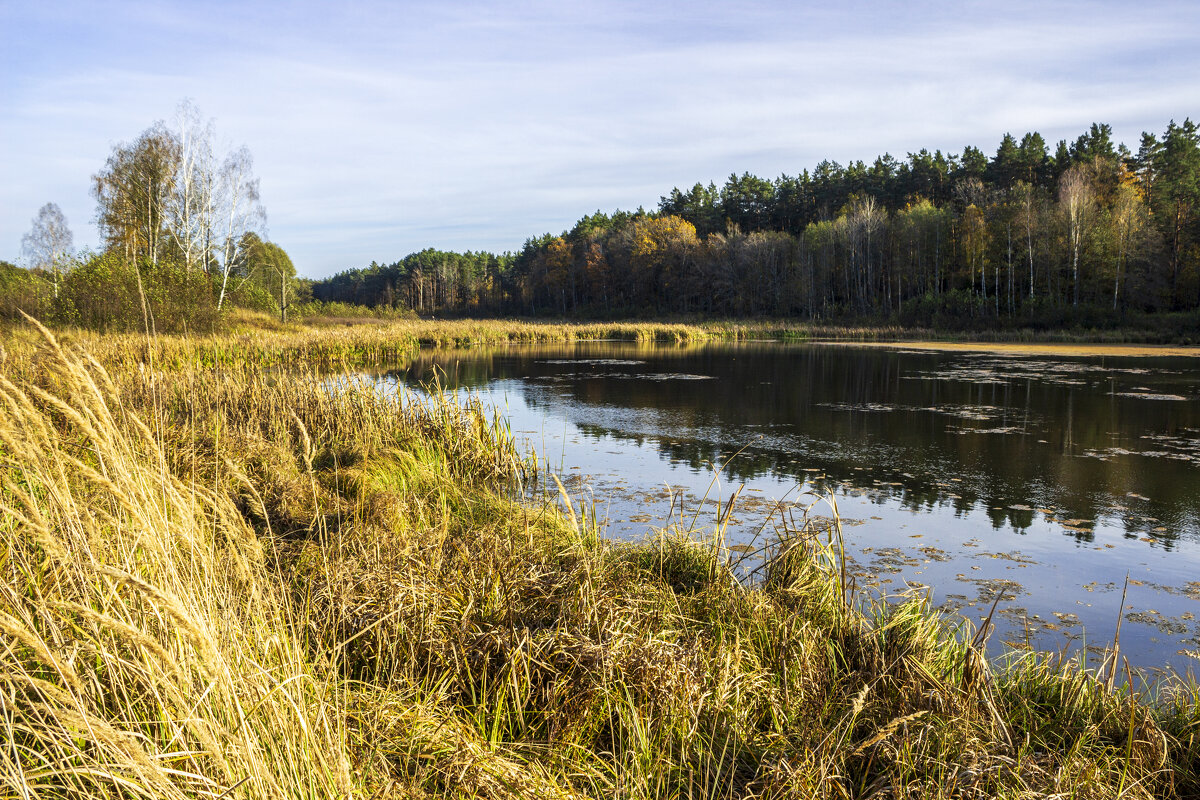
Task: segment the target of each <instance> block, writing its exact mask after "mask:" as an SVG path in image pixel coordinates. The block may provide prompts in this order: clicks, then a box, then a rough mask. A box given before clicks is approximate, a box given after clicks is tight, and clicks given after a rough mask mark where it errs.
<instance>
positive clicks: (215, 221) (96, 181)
mask: <svg viewBox="0 0 1200 800" xmlns="http://www.w3.org/2000/svg"><path fill="white" fill-rule="evenodd" d="M213 140H214V126H213V122H212V121H211V120H206V119H204V118H203V116H202V115H201V114H200V112H199V110H198V109H197V108H196V107H195V106H194V105H192V104H191V103H190V102H187V101H185V102H184V103H182V104H181V105H180V107H179V112H178V115H177V119H176V120H175V124H174V125H173V126H168V125H167V124H166V123H164V122H162V121H159V122H156V123H154V124H153V125H151V126H150V127H149V128H147V129H146V130H145V131H143V132H142V133H141V134H140V135H139V136H138V137H137V138H136V139H134V140H133V141H132V142H126V143H122V144H118V145H117V146H115V147H114V148H113V151H112V153H111V154H110V155H109V157H108V160H107V162H106V163H105V164H104V166H103V167H102V168H101V169H100V170H99V171H98V172H97V173H96V174H95V175H94V176H93V177H92V187H91V188H92V196H93V197H94V198H95V200H96V218H95V220H96V223H97V226H98V228H99V231H100V236H101V248H100V250H99V251H98V252H90V251H85V252H82V253H75V252H73V250H72V235H71V231H70V228H69V226H68V224H67V220H66V218H65V217H64V216H63V214H62V211H61V210H60V209H59V208H58V206H57V205H56V204H54V203H47V204H46V205H45V206H43V207H42V208H41V209H40V210H39V211H38V214H37V216H36V217H35V218H34V220H33V224H32V226H31V228H30V231H29V233H28V234H26V236H25V237H24V239H23V240H22V252H23V256H24V259H25V261H26V267H27V268H25V269H22V268H20V267H17V266H16V265H14V264H11V263H8V262H0V317H7V318H14V317H17V316H19V313H20V312H21V311H23V312H25V313H29V314H32V315H34V316H38V317H41V318H43V319H48V320H50V321H54V322H58V323H63V324H72V325H81V326H84V327H90V328H96V329H102V330H129V329H136V328H143V327H151V328H153V329H155V330H187V329H191V330H206V329H211V328H212V327H214V326H215V325H216V324H217V321H218V319H219V318H220V315H221V313H222V311H223V310H225V309H226V308H227V307H228V306H229V305H230V304H234V305H238V306H245V307H249V308H254V309H259V310H264V311H270V312H273V313H279V314H280V315H283V316H286V314H287V310H288V308H289V307H290V306H293V305H295V304H296V303H297V302H302V301H304V300H305V299H307V297H309V294H308V282H307V281H303V280H301V279H298V278H297V276H296V267H295V265H294V264H293V263H292V260H291V258H290V257H289V256H288V254H287V253H286V252H285V251H284V250H283V248H281V247H280V246H279V245H277V244H274V243H272V242H270V241H267V240H266V239H264V237H263V234H264V231H265V224H266V212H265V210H264V209H263V207H262V204H261V201H260V198H259V183H258V179H257V178H256V177H255V175H254V162H253V157H252V156H251V154H250V151H249V150H248V149H247V148H246V147H239V148H236V149H233V150H231V151H229V152H228V153H225V154H223V155H222V154H218V153H217V152H216V151H215V149H214V145H213Z"/></svg>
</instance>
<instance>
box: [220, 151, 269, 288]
mask: <svg viewBox="0 0 1200 800" xmlns="http://www.w3.org/2000/svg"><path fill="white" fill-rule="evenodd" d="M216 186H217V192H216V196H215V199H216V202H214V203H213V204H212V207H213V210H214V211H215V212H216V213H215V214H214V217H215V219H216V234H217V235H216V236H214V241H215V243H217V244H218V247H217V249H216V254H215V255H216V262H215V265H214V268H215V269H216V270H217V274H218V275H219V277H220V280H221V289H220V292H219V293H218V295H217V311H220V310H221V307H222V306H223V305H224V303H225V295H226V294H227V293H228V290H229V276H230V275H231V274H232V273H233V270H234V267H235V266H236V264H237V260H238V257H239V255H240V254H241V249H240V247H239V244H238V243H239V242H240V241H241V239H242V235H243V234H244V233H247V232H248V231H252V230H257V229H258V228H260V227H261V226H262V224H263V223H264V222H265V221H266V213H265V212H264V211H263V208H262V205H261V204H260V203H259V195H258V178H256V177H254V157H253V156H251V155H250V150H249V149H248V148H246V147H245V146H242V147H239V148H238V149H237V150H234V151H233V152H232V153H230V154H229V155H228V156H226V157H225V160H224V162H223V163H222V164H221V170H220V172H219V173H218V175H217V181H216Z"/></svg>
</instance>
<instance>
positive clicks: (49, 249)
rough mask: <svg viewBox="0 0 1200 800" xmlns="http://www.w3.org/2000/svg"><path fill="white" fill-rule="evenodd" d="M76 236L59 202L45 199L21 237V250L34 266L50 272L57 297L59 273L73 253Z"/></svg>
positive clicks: (30, 264) (31, 265) (32, 266)
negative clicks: (45, 201) (74, 237)
mask: <svg viewBox="0 0 1200 800" xmlns="http://www.w3.org/2000/svg"><path fill="white" fill-rule="evenodd" d="M72 244H73V237H72V236H71V229H70V227H68V225H67V218H66V217H65V216H63V213H62V209H61V208H59V207H58V204H57V203H46V205H44V206H42V207H41V208H40V209H38V213H37V216H36V217H34V218H33V227H32V228H30V230H29V233H27V234H25V235H24V236H23V237H22V238H21V250H22V252H23V253H24V255H25V258H26V260H27V261H28V262H29V266H30V268H32V269H42V270H45V271H47V272H49V273H50V279H51V282H52V283H53V285H54V296H55V297H58V285H59V273H60V272H61V271H62V270H63V268H64V267H65V266H66V263H67V259H68V258H69V257H70V255H71V247H72Z"/></svg>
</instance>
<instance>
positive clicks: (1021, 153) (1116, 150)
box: [312, 119, 1200, 327]
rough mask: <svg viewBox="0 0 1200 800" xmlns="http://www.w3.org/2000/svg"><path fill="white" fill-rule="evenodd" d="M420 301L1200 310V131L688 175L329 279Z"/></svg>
mask: <svg viewBox="0 0 1200 800" xmlns="http://www.w3.org/2000/svg"><path fill="white" fill-rule="evenodd" d="M312 292H313V296H314V297H315V298H317V299H319V300H325V301H338V302H345V303H355V304H361V305H367V306H389V307H392V308H403V309H411V310H413V311H416V312H418V313H421V314H446V315H466V314H475V315H478V314H522V315H531V316H551V315H552V316H563V317H571V316H582V317H592V318H597V317H626V316H637V315H663V314H697V315H705V316H736V317H742V316H777V317H800V318H805V319H812V320H827V321H836V320H849V319H853V320H893V321H899V322H901V323H922V324H932V325H935V326H939V325H941V326H951V327H953V326H962V325H967V326H970V325H980V324H984V325H996V324H1004V323H1005V322H1014V323H1021V324H1037V323H1042V324H1046V325H1055V324H1067V323H1072V322H1074V323H1080V322H1092V323H1093V324H1095V323H1104V322H1112V321H1115V320H1120V319H1121V318H1123V317H1124V316H1125V315H1127V314H1129V313H1141V314H1144V313H1147V312H1162V311H1191V310H1195V309H1197V308H1200V131H1198V130H1197V126H1196V124H1195V123H1193V122H1192V121H1191V120H1190V119H1187V120H1185V121H1184V122H1183V123H1182V124H1177V123H1175V122H1174V121H1172V122H1171V123H1170V124H1169V125H1168V126H1167V128H1166V130H1165V132H1164V133H1163V134H1161V135H1156V134H1152V133H1144V134H1143V135H1142V138H1141V141H1140V142H1139V143H1138V147H1137V149H1136V151H1134V150H1131V149H1130V148H1129V147H1127V146H1126V145H1124V144H1119V143H1116V142H1114V141H1113V137H1112V128H1111V126H1109V125H1106V124H1099V123H1097V124H1093V125H1092V126H1091V127H1090V128H1089V129H1088V130H1087V131H1085V132H1084V133H1083V134H1081V135H1080V136H1079V137H1078V138H1077V139H1075V141H1073V142H1068V141H1066V140H1063V141H1060V142H1059V143H1058V145H1057V147H1056V148H1055V149H1054V152H1053V153H1051V152H1050V149H1049V147H1048V146H1047V144H1046V142H1045V140H1044V139H1043V137H1042V136H1041V135H1040V134H1038V133H1027V134H1025V135H1024V136H1023V137H1022V138H1021V139H1020V140H1019V141H1018V139H1017V138H1016V137H1014V136H1012V135H1011V134H1006V135H1005V136H1004V137H1003V138H1002V140H1001V142H1000V145H999V147H998V148H997V149H996V152H995V155H994V156H992V157H990V158H989V157H988V156H987V155H986V154H985V152H984V151H983V150H981V149H979V148H976V147H972V146H967V147H965V148H964V149H963V151H962V152H961V153H959V154H945V153H942V152H941V151H935V152H932V153H931V152H929V151H928V150H921V151H920V152H917V153H909V154H908V155H907V157H906V158H905V159H904V160H898V159H896V158H894V157H892V156H891V155H886V154H885V155H883V156H879V157H878V158H876V159H875V160H874V161H873V162H871V163H870V164H868V163H866V162H864V161H855V162H853V163H851V164H849V165H846V166H842V165H840V164H837V163H835V162H831V161H822V162H821V163H819V164H817V165H816V167H815V168H814V169H813V170H812V171H811V172H810V171H808V170H804V171H803V172H801V173H800V174H799V175H797V176H789V175H781V176H779V177H778V178H775V179H774V180H767V179H764V178H760V177H758V176H755V175H752V174H749V173H745V174H742V175H740V176H739V175H736V174H735V175H730V176H729V178H728V179H727V180H726V182H725V183H724V185H723V186H720V187H718V186H716V185H715V184H714V183H709V184H708V185H707V186H705V185H703V184H701V183H697V184H695V185H694V186H692V187H691V188H690V189H686V190H681V189H679V188H674V189H672V190H671V191H670V192H669V193H668V194H666V195H664V196H663V197H662V198H661V199H660V201H659V204H658V208H657V209H655V210H653V211H647V210H645V209H638V210H637V211H634V212H625V211H616V212H613V213H604V212H601V211H597V212H596V213H595V214H592V215H588V216H584V217H583V218H581V219H580V220H579V221H578V222H577V223H576V224H575V225H574V227H572V228H571V229H570V230H568V231H564V232H562V233H561V234H558V235H553V234H549V233H547V234H544V235H542V236H537V237H532V238H530V239H528V240H527V241H526V242H525V244H524V247H523V248H522V249H521V250H520V252H517V253H504V254H501V255H495V254H492V253H486V252H466V253H453V252H444V251H438V250H433V249H427V250H423V251H421V252H419V253H413V254H411V255H408V256H406V257H404V258H402V259H400V260H398V261H395V262H393V263H390V264H386V265H384V264H378V263H375V262H372V263H371V264H370V265H369V266H367V267H365V268H359V269H350V270H347V271H345V272H342V273H340V274H337V275H335V276H333V277H331V278H328V279H326V280H322V281H317V282H315V283H314V285H313V286H312Z"/></svg>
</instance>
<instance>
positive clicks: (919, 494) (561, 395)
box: [405, 342, 1200, 547]
mask: <svg viewBox="0 0 1200 800" xmlns="http://www.w3.org/2000/svg"><path fill="white" fill-rule="evenodd" d="M572 356H576V357H575V358H572ZM1164 362H1166V363H1164ZM435 365H437V366H438V367H439V368H442V369H445V370H446V372H447V375H448V379H449V380H450V381H452V382H453V383H455V384H457V385H459V386H467V387H481V386H484V385H487V384H490V383H492V382H493V381H500V380H514V379H517V380H521V381H522V382H523V385H522V387H521V391H522V392H523V393H524V395H525V400H526V402H527V403H528V404H529V405H530V406H536V407H543V408H547V409H552V410H554V411H556V412H558V413H561V414H563V415H564V416H565V417H566V418H567V419H569V420H571V421H572V422H575V423H576V424H577V425H578V426H579V428H580V429H581V430H582V431H584V432H585V433H587V434H588V435H591V436H593V437H596V438H601V437H612V438H616V439H626V440H629V441H633V442H636V443H637V444H639V445H644V444H645V443H647V442H653V443H654V445H655V446H656V447H657V448H658V449H659V450H660V452H661V453H662V455H663V456H664V457H665V458H667V459H670V460H672V461H679V462H683V463H687V464H688V465H690V466H692V467H693V468H695V469H697V470H700V469H706V468H707V465H709V464H711V463H714V462H720V463H724V464H725V465H726V466H725V470H726V473H727V477H728V478H729V480H732V481H747V480H752V479H754V478H756V477H759V476H761V475H764V474H772V475H776V476H779V475H791V476H793V477H795V478H796V479H797V480H803V479H805V478H808V477H809V473H806V472H805V470H812V469H816V470H819V471H820V472H821V473H824V474H825V476H826V478H827V482H830V483H832V484H836V485H851V486H854V487H857V488H859V489H861V490H864V491H869V492H871V493H872V494H878V495H882V496H884V497H887V498H888V499H891V500H894V501H896V502H899V503H900V504H901V505H903V506H904V507H907V508H912V509H925V510H929V509H932V508H937V507H951V508H953V509H954V510H956V511H958V512H960V513H961V512H965V511H967V510H969V509H971V508H975V507H981V508H985V509H987V512H988V516H989V518H990V519H991V520H992V524H993V525H994V526H995V527H997V528H999V527H1002V526H1005V525H1008V526H1012V527H1013V528H1014V529H1016V530H1017V531H1024V530H1027V529H1028V528H1029V527H1030V525H1031V524H1032V522H1033V518H1034V515H1035V514H1036V513H1038V511H1039V510H1041V512H1042V513H1043V514H1047V513H1048V514H1049V515H1051V516H1053V517H1054V518H1055V519H1056V520H1058V521H1059V522H1060V523H1061V524H1062V525H1063V528H1064V530H1066V531H1067V532H1068V533H1069V534H1070V535H1072V536H1074V537H1076V538H1078V539H1079V540H1081V541H1090V539H1091V536H1092V531H1093V530H1094V528H1095V525H1096V523H1097V521H1098V520H1100V519H1102V518H1110V519H1119V520H1120V524H1121V525H1122V526H1123V527H1124V529H1125V531H1126V532H1127V533H1128V534H1129V535H1130V536H1131V537H1135V538H1151V539H1153V540H1154V541H1156V542H1158V543H1161V544H1162V545H1164V546H1168V547H1169V546H1171V544H1172V543H1173V542H1174V541H1175V540H1176V539H1177V538H1178V537H1180V536H1190V537H1196V536H1197V531H1198V530H1200V524H1198V523H1200V516H1198V514H1197V510H1198V508H1200V492H1198V491H1197V490H1198V489H1200V470H1197V469H1196V466H1197V465H1198V464H1200V405H1198V404H1197V403H1196V401H1195V386H1196V385H1197V384H1196V381H1197V379H1198V378H1200V371H1198V370H1197V369H1196V367H1195V365H1193V364H1191V363H1190V362H1189V361H1186V360H1180V359H1165V360H1164V359H1146V358H1137V359H1119V358H1112V357H1108V358H1101V359H1095V360H1088V359H1081V358H1073V359H1062V360H1057V361H1052V360H1048V359H1046V358H1044V357H1024V358H1022V357H1019V356H1005V357H1002V356H995V355H989V354H977V355H976V354H964V353H939V352H924V351H911V350H881V349H877V348H849V347H844V346H837V347H829V346H818V345H782V344H775V343H750V344H740V345H729V344H701V345H692V346H686V345H684V346H671V347H663V346H655V345H647V344H641V345H638V344H631V343H617V342H603V343H582V344H577V345H567V346H563V345H557V346H542V347H526V348H508V349H503V350H469V351H457V352H455V351H451V352H448V353H437V354H430V355H423V356H421V357H420V358H418V359H417V360H416V361H414V362H413V363H412V364H411V365H409V367H408V369H407V370H406V371H405V375H406V377H408V378H410V379H411V378H416V379H421V378H427V377H429V376H430V375H431V374H432V369H433V368H434V366H435ZM634 411H636V412H638V413H636V414H633V413H631V412H634ZM739 451H740V452H741V456H740V457H738V458H736V459H731V458H730V457H731V456H732V455H733V454H734V453H735V452H739Z"/></svg>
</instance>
